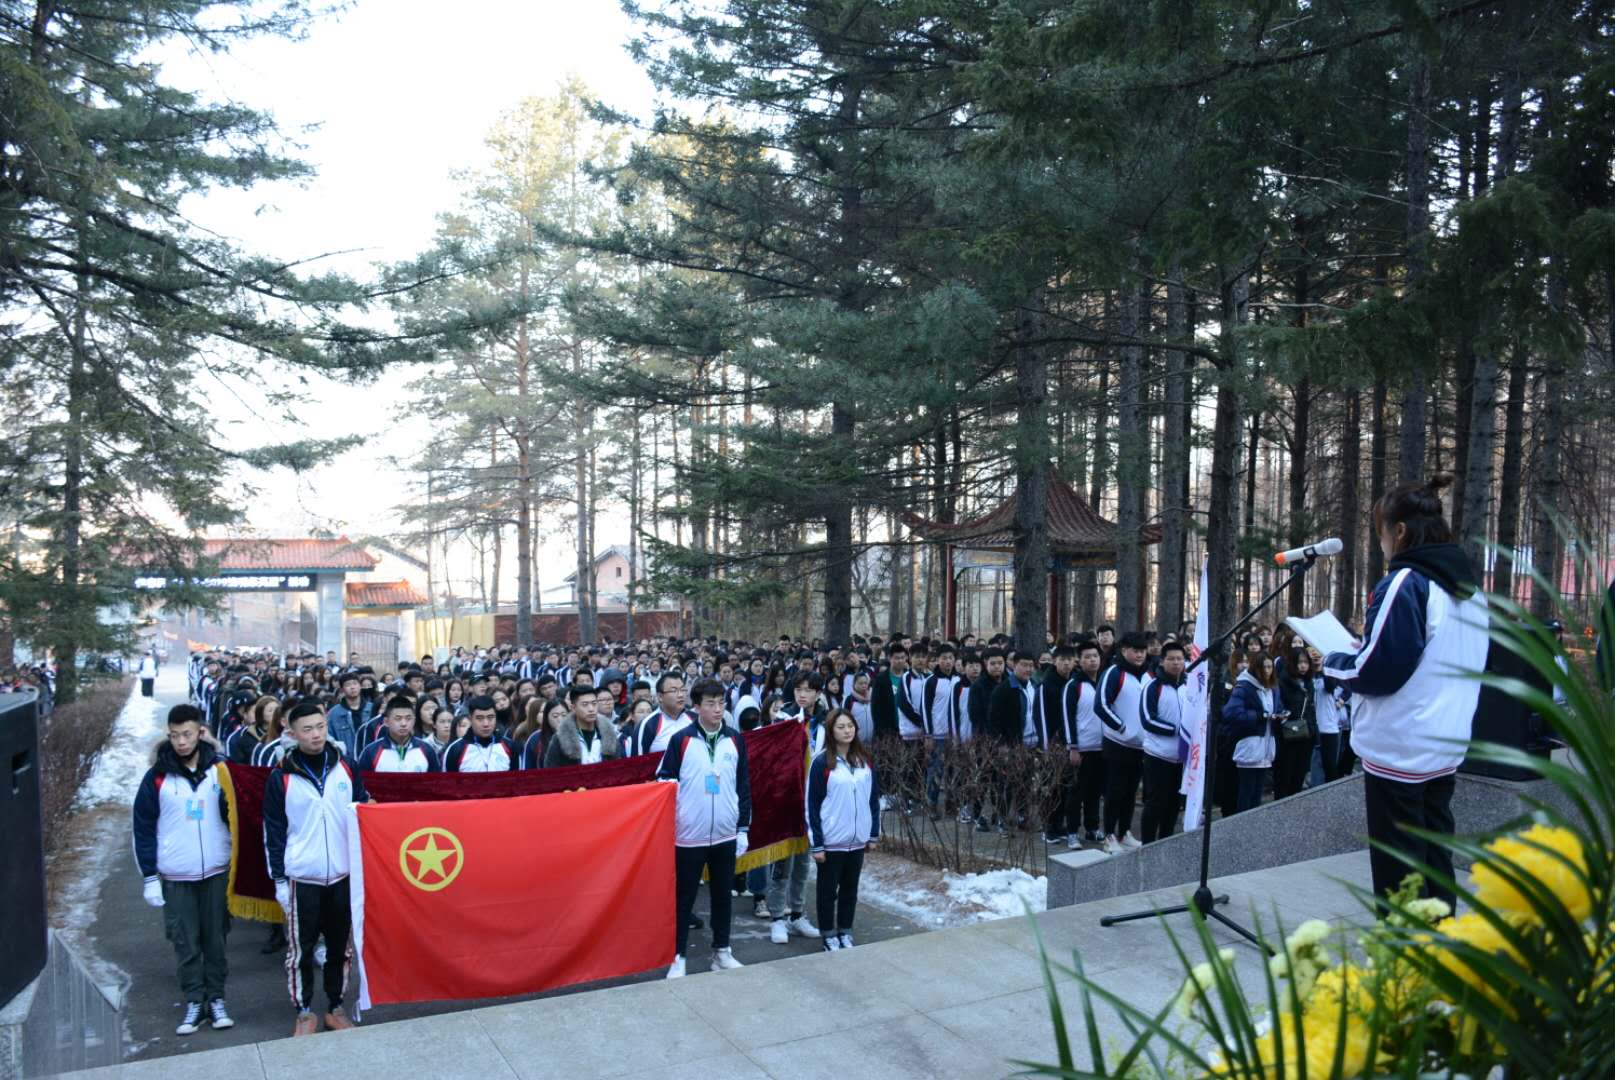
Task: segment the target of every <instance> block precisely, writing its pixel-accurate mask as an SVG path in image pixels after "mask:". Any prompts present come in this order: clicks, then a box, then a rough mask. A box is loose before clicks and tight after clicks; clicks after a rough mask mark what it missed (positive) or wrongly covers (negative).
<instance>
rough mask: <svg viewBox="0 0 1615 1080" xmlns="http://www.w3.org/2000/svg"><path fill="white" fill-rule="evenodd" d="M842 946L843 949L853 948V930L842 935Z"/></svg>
mask: <svg viewBox="0 0 1615 1080" xmlns="http://www.w3.org/2000/svg"><path fill="white" fill-rule="evenodd" d="M841 947H842V948H843V949H850V948H852V931H850V930H849V931H847V932H846V933H844V934H842V935H841Z"/></svg>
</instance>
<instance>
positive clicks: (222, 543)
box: [202, 536, 378, 574]
mask: <svg viewBox="0 0 1615 1080" xmlns="http://www.w3.org/2000/svg"><path fill="white" fill-rule="evenodd" d="M202 554H203V555H204V556H206V557H207V558H209V559H218V560H219V572H220V573H225V574H229V573H252V572H254V571H262V570H374V569H375V568H376V565H377V562H378V560H377V559H376V557H375V556H374V555H372V554H370V552H368V551H366V550H365V549H364V548H363V547H361V546H359V545H358V544H356V543H354V542H353V541H352V540H349V539H348V538H347V537H346V536H339V537H337V538H336V539H335V540H310V539H306V538H303V539H295V540H258V539H252V538H243V539H239V540H207V541H204V542H203V550H202Z"/></svg>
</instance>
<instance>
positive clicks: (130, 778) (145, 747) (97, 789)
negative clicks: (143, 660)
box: [74, 668, 185, 810]
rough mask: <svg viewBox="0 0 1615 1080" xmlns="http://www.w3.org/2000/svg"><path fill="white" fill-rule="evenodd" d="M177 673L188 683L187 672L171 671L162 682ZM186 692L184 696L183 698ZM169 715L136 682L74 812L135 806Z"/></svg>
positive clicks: (96, 760)
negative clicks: (137, 790) (104, 806)
mask: <svg viewBox="0 0 1615 1080" xmlns="http://www.w3.org/2000/svg"><path fill="white" fill-rule="evenodd" d="M176 673H177V675H178V676H179V678H180V679H181V680H183V679H184V674H185V673H184V669H183V668H179V669H174V668H170V669H169V670H168V671H165V672H163V676H164V677H163V678H161V679H159V680H158V681H159V682H169V681H171V680H172V678H173V677H174V675H175V674H176ZM183 692H184V691H183V689H182V690H181V693H182V694H183ZM167 714H168V711H167V710H166V709H164V708H163V706H162V705H161V704H160V703H159V702H158V699H157V698H154V697H149V698H148V697H141V696H140V680H139V679H136V680H135V681H134V684H133V686H132V687H131V689H130V691H129V700H128V701H127V702H126V703H125V704H124V706H123V711H122V712H120V713H119V714H118V722H117V724H116V726H114V727H113V729H112V736H111V738H109V739H107V744H106V746H105V747H103V748H102V750H101V753H100V754H99V755H98V756H97V757H96V759H95V768H94V769H92V770H91V771H90V778H89V779H88V780H86V781H84V786H83V787H82V788H80V789H79V794H78V801H77V802H76V803H75V804H74V809H76V810H82V809H85V808H88V807H92V806H100V805H102V804H104V803H116V804H118V805H120V806H132V805H133V804H134V801H135V786H136V785H137V784H139V783H140V778H141V777H142V776H145V775H146V770H147V769H149V768H151V755H152V748H153V747H154V746H155V745H156V744H157V741H158V740H159V739H161V738H162V737H163V733H164V725H163V718H164V717H165V716H166V715H167Z"/></svg>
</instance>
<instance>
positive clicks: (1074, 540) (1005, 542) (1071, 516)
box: [903, 475, 1161, 559]
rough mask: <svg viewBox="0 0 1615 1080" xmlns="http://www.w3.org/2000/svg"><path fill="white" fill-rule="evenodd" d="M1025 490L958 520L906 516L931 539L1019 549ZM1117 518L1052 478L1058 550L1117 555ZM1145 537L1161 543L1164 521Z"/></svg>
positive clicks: (1052, 540)
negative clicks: (1019, 509)
mask: <svg viewBox="0 0 1615 1080" xmlns="http://www.w3.org/2000/svg"><path fill="white" fill-rule="evenodd" d="M1017 498H1019V492H1016V493H1013V494H1011V495H1010V496H1009V498H1007V499H1005V500H1004V501H1003V502H1001V503H999V504H998V505H997V506H995V507H993V508H992V509H991V510H988V511H987V512H986V513H984V514H980V515H978V516H976V517H973V518H971V519H970V520H969V521H962V522H959V523H957V524H951V525H949V524H943V523H941V522H935V521H931V520H930V519H928V518H922V517H919V516H917V515H914V514H905V515H903V519H904V520H905V521H906V522H907V523H908V524H909V526H910V527H911V528H913V529H914V531H915V532H917V533H919V534H920V535H921V536H923V537H924V538H925V539H927V540H935V541H942V542H946V543H949V544H952V545H953V546H954V547H958V548H969V549H972V550H977V551H1013V550H1014V549H1015V505H1016V500H1017ZM1116 539H1117V537H1116V523H1115V522H1114V521H1110V520H1108V519H1106V518H1103V517H1100V516H1099V514H1098V512H1097V511H1095V510H1094V508H1093V507H1091V506H1089V505H1088V501H1087V500H1086V499H1084V498H1083V497H1082V496H1081V495H1078V494H1077V493H1076V492H1075V491H1074V490H1072V488H1071V485H1070V484H1067V483H1066V482H1065V481H1064V480H1063V479H1061V478H1060V477H1059V476H1058V475H1055V476H1051V477H1049V552H1050V554H1052V555H1064V556H1075V557H1082V558H1094V557H1097V556H1109V557H1110V558H1111V559H1114V558H1115V555H1116V546H1117V543H1116ZM1139 542H1140V543H1143V544H1158V543H1160V542H1161V526H1160V525H1159V524H1158V523H1157V524H1150V525H1145V526H1144V527H1143V528H1142V529H1140V530H1139Z"/></svg>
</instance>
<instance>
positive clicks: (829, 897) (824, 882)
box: [819, 848, 864, 937]
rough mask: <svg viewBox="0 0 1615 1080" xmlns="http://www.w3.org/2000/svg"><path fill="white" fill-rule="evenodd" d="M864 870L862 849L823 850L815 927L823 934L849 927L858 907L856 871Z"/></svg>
mask: <svg viewBox="0 0 1615 1080" xmlns="http://www.w3.org/2000/svg"><path fill="white" fill-rule="evenodd" d="M863 871H864V849H863V848H859V849H858V850H857V851H826V852H825V853H824V862H822V863H820V864H819V930H820V932H822V933H823V934H824V935H825V936H826V937H828V936H829V935H830V934H832V933H835V932H838V931H839V932H840V933H843V934H844V933H846V932H847V931H849V930H851V929H852V917H853V915H854V914H856V913H857V910H858V875H860V874H862V873H863Z"/></svg>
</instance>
